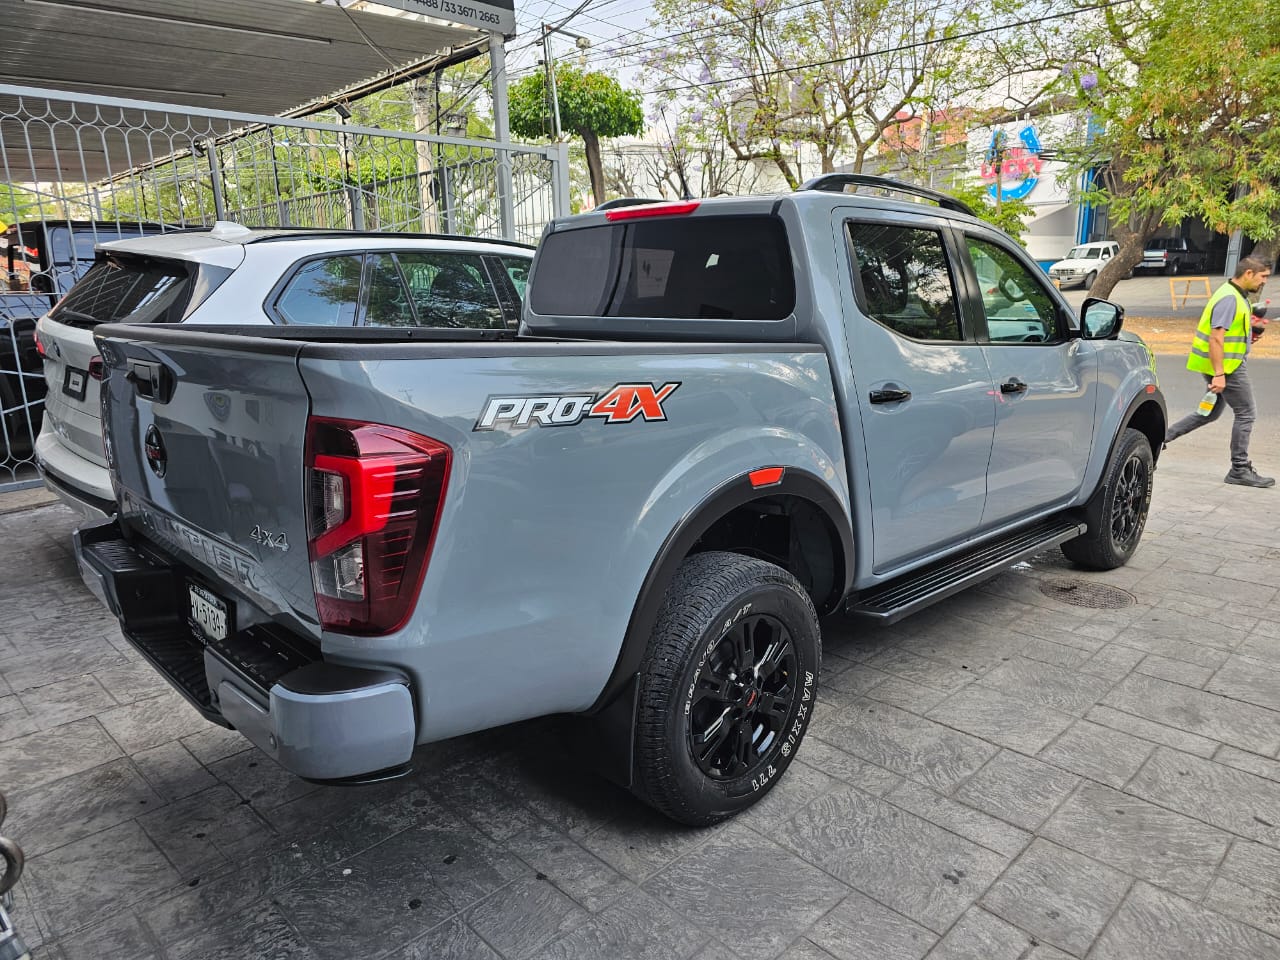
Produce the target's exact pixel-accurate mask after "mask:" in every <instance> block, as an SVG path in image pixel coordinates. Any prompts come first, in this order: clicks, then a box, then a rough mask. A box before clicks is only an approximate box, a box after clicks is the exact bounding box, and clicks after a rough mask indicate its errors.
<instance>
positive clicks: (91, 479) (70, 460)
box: [36, 421, 116, 523]
mask: <svg viewBox="0 0 1280 960" xmlns="http://www.w3.org/2000/svg"><path fill="white" fill-rule="evenodd" d="M36 465H37V466H38V467H39V468H40V474H41V475H42V476H43V477H44V485H45V486H46V487H48V488H49V489H50V490H51V491H52V492H53V493H54V494H56V495H57V497H58V499H59V500H61V501H62V502H63V503H65V504H66V505H67V506H69V507H71V509H73V510H75V511H76V512H77V513H79V514H80V515H81V516H83V517H84V518H85V520H86V522H88V523H101V522H102V521H104V520H108V519H110V518H111V517H113V516H115V512H116V503H115V491H114V490H113V489H112V488H111V476H110V474H108V473H107V471H106V468H105V467H100V466H98V465H97V464H96V463H91V462H89V461H88V460H86V459H84V457H81V456H78V455H77V454H75V453H73V452H71V451H70V450H68V449H67V448H66V447H65V446H64V445H63V443H62V441H61V440H59V439H58V436H57V434H55V433H54V432H53V428H52V427H51V426H50V425H49V423H48V422H47V421H46V422H45V424H44V427H43V429H41V431H40V436H38V437H37V438H36Z"/></svg>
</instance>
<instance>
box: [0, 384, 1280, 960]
mask: <svg viewBox="0 0 1280 960" xmlns="http://www.w3.org/2000/svg"><path fill="white" fill-rule="evenodd" d="M1195 392H1196V384H1195V383H1194V382H1189V388H1188V390H1187V391H1186V393H1185V396H1184V397H1181V398H1180V399H1179V400H1178V401H1177V402H1176V403H1172V404H1171V406H1172V407H1174V409H1175V410H1180V409H1182V408H1184V407H1185V408H1187V409H1189V406H1190V403H1191V401H1192V400H1193V399H1194V393H1195ZM1264 416H1265V414H1264ZM1263 422H1264V425H1265V426H1266V427H1267V429H1265V430H1264V429H1262V428H1260V429H1259V431H1258V433H1257V434H1256V435H1255V453H1256V455H1257V457H1258V460H1259V464H1260V466H1265V465H1266V464H1267V463H1271V464H1276V463H1278V462H1280V437H1278V436H1277V431H1276V429H1275V421H1274V419H1272V420H1271V421H1270V422H1269V423H1268V422H1267V421H1266V420H1265V419H1264V421H1263ZM1225 451H1226V427H1225V424H1217V425H1215V426H1213V427H1210V428H1208V429H1206V430H1203V431H1201V432H1200V434H1197V435H1193V436H1191V437H1188V438H1186V440H1183V441H1179V443H1178V444H1177V445H1175V446H1174V447H1172V448H1171V449H1170V450H1169V452H1168V453H1167V454H1166V457H1165V460H1164V461H1163V462H1162V464H1161V468H1160V470H1159V472H1158V474H1157V478H1156V489H1157V494H1156V503H1155V509H1154V511H1153V514H1152V517H1151V521H1150V523H1149V525H1148V529H1147V535H1146V539H1145V541H1144V544H1143V547H1142V549H1141V550H1140V552H1139V553H1138V555H1137V556H1136V557H1135V558H1134V561H1133V563H1132V564H1130V565H1129V566H1128V567H1126V568H1124V569H1122V570H1119V571H1116V572H1114V573H1111V574H1107V575H1101V576H1097V575H1089V576H1085V577H1082V576H1081V575H1079V574H1077V573H1076V572H1074V571H1072V570H1069V569H1068V568H1066V567H1065V566H1063V565H1062V564H1061V563H1060V562H1059V561H1058V560H1057V559H1056V555H1046V556H1045V557H1043V558H1040V559H1039V560H1038V561H1037V562H1034V563H1031V564H1026V565H1023V566H1022V567H1021V568H1019V569H1017V570H1015V571H1013V572H1011V573H1009V574H1007V575H1005V576H1002V577H1000V578H999V579H997V580H994V581H991V582H989V583H988V584H987V585H986V586H985V587H984V588H982V589H979V590H976V591H971V592H970V593H968V594H967V595H964V596H961V597H957V598H955V599H954V600H952V601H950V602H948V603H946V604H944V605H941V606H939V607H936V608H934V609H933V610H931V611H929V612H927V613H925V614H922V615H920V616H918V617H916V618H913V619H911V620H908V621H906V622H904V623H902V624H900V625H898V626H896V627H894V628H891V629H887V630H865V629H861V628H855V627H853V626H851V625H850V624H848V623H844V622H841V621H833V622H830V623H828V624H827V625H826V669H825V671H824V676H823V692H822V693H821V695H820V698H819V709H818V711H817V713H816V716H815V719H814V723H813V727H812V728H811V731H810V735H809V737H808V739H807V741H806V743H805V745H804V747H803V749H802V751H801V753H800V755H799V761H798V762H797V763H795V764H794V765H793V766H792V768H791V770H790V772H789V773H788V775H787V776H786V777H785V778H784V780H783V781H782V782H781V784H780V785H779V786H778V788H777V789H776V790H774V792H773V793H772V794H771V795H770V796H769V797H768V798H767V799H766V800H765V801H764V802H763V803H762V804H760V805H759V806H758V807H757V808H755V809H754V810H752V811H750V812H749V813H747V814H746V815H744V816H741V817H739V818H738V819H737V820H735V821H734V822H732V823H729V824H726V825H721V826H720V827H718V828H714V829H710V830H689V829H685V828H680V827H676V826H673V825H672V824H670V823H668V822H666V821H664V820H662V819H661V818H659V817H657V816H655V815H653V814H651V813H650V812H649V811H648V810H647V809H646V808H644V807H642V806H640V805H639V804H637V803H636V802H634V801H633V800H632V799H630V797H629V796H628V795H626V794H624V793H622V792H621V791H619V790H616V789H615V788H613V787H611V786H609V785H608V784H606V783H604V782H602V781H600V780H597V779H595V778H594V777H593V776H591V775H590V774H585V773H583V772H581V771H579V770H578V769H576V768H575V767H574V765H573V763H572V761H571V760H570V759H569V758H568V757H567V756H566V754H565V753H564V751H563V750H562V748H561V746H560V740H559V738H558V736H557V730H556V727H555V724H554V723H551V722H546V721H542V722H535V723H529V724H521V725H518V726H514V727H508V728H504V729H501V730H497V731H492V732H489V733H486V734H483V735H478V736H473V737H467V738H463V739H460V740H456V741H452V742H449V743H445V744H440V745H436V746H434V747H429V748H425V749H423V750H421V751H420V752H419V755H418V756H419V764H418V769H417V771H416V773H415V774H414V775H413V776H412V777H410V778H407V779H405V780H401V781H397V782H393V783H389V784H384V785H380V786H377V787H368V788H360V789H337V788H317V787H315V786H312V785H309V784H306V783H303V782H301V781H299V780H297V779H295V778H293V777H291V776H289V775H288V774H286V773H284V772H283V771H281V770H280V769H279V768H277V767H276V766H274V765H273V764H272V763H271V761H269V760H267V759H266V758H265V757H264V756H263V755H261V754H259V753H258V752H257V751H255V750H254V749H252V748H248V749H246V746H247V745H246V742H245V741H243V740H241V739H240V738H239V737H238V736H237V735H236V734H234V733H228V732H226V731H222V730H220V729H219V728H216V727H212V726H209V725H207V724H206V723H205V722H204V721H203V720H201V719H200V718H199V717H198V716H197V715H196V714H195V713H194V711H192V710H191V709H190V708H188V707H187V706H186V704H185V703H184V701H182V700H181V699H180V698H179V697H178V696H177V695H176V694H173V693H171V692H169V691H168V689H167V688H166V686H165V685H164V684H163V683H162V682H161V681H159V680H157V679H156V677H155V676H154V675H153V674H152V672H151V671H150V670H149V669H148V667H147V666H146V665H145V664H144V663H143V662H142V661H141V660H140V659H139V657H138V656H137V655H136V654H134V653H133V652H132V651H131V650H130V649H129V648H128V647H127V646H126V645H125V643H124V642H123V641H122V640H121V638H120V636H119V634H118V632H117V630H116V628H115V625H114V622H113V621H112V620H111V618H110V617H109V616H107V615H105V614H104V613H103V612H102V611H101V610H100V609H99V608H98V607H97V606H96V605H95V602H94V601H93V600H92V599H91V598H90V597H89V595H88V594H87V593H86V592H84V590H83V589H82V588H81V587H80V585H79V581H78V580H77V578H76V574H75V569H74V564H73V561H72V558H71V553H70V545H69V541H68V533H69V531H70V529H71V515H70V514H69V513H68V512H66V511H65V510H64V509H63V508H61V507H57V506H52V507H43V508H40V509H35V510H28V511H26V512H23V513H15V514H9V515H6V516H0V541H2V542H3V543H6V544H8V546H7V547H6V548H5V553H4V557H5V559H4V563H3V576H0V786H2V787H3V789H4V791H5V792H6V793H8V795H9V799H10V809H11V813H10V820H9V822H8V823H6V824H5V830H4V832H5V833H6V834H7V835H9V836H12V837H14V838H16V839H18V840H19V842H21V843H22V845H23V846H24V847H25V848H26V850H27V853H28V855H29V858H30V859H29V861H28V872H27V875H26V878H25V879H24V881H23V883H22V885H21V887H20V889H19V896H18V905H17V909H16V911H15V916H16V918H17V920H18V922H19V923H20V924H21V929H22V930H23V931H24V933H25V934H26V935H27V937H28V938H29V940H30V941H31V943H32V944H33V946H35V947H36V950H35V953H36V956H37V957H38V958H40V960H54V958H58V960H82V958H86V960H89V958H91V960H115V958H119V960H125V958H128V960H155V958H170V960H195V958H213V957H218V958H230V957H235V958H259V957H264V958H267V957H269V958H277V957H279V958H308V960H328V958H335V960H336V958H350V957H361V958H365V957H384V956H385V957H391V958H396V960H411V958H420V960H425V958H432V960H436V958H478V960H484V958H489V960H492V958H495V957H507V958H518V957H539V958H540V957H555V958H590V960H594V958H608V960H622V958H626V957H637V958H641V957H643V958H648V960H665V958H697V960H723V958H735V957H736V958H748V960H766V958H773V957H782V958H785V960H830V958H838V960H854V958H858V960H864V958H865V960H919V958H923V957H928V958H930V960H962V958H969V960H1015V958H1017V960H1027V958H1031V960H1063V958H1065V957H1076V958H1085V957H1087V958H1089V960H1205V958H1210V957H1211V958H1213V960H1276V958H1280V759H1278V755H1280V599H1278V597H1277V588H1278V587H1280V510H1277V509H1276V507H1277V506H1280V499H1277V498H1278V497H1280V492H1278V491H1275V490H1272V491H1253V490H1244V489H1240V488H1235V487H1228V486H1224V485H1223V484H1222V483H1221V475H1222V473H1223V472H1225V463H1224V461H1225ZM1081 579H1083V580H1085V581H1087V583H1088V584H1091V585H1092V584H1103V585H1110V586H1115V587H1119V588H1122V589H1124V590H1126V591H1129V592H1130V593H1131V594H1132V596H1133V597H1134V598H1135V599H1136V602H1135V603H1134V604H1133V605H1131V606H1128V607H1125V608H1122V609H1089V608H1083V607H1079V606H1075V605H1072V604H1070V603H1069V602H1066V601H1069V600H1073V599H1078V598H1079V597H1080V596H1081V594H1083V593H1084V592H1085V591H1086V588H1078V589H1075V590H1062V589H1057V587H1061V586H1063V585H1064V583H1063V582H1064V581H1071V580H1081ZM1068 586H1069V584H1068ZM1046 588H1047V589H1048V592H1047V593H1046V592H1045V590H1046Z"/></svg>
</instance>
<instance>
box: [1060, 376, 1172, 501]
mask: <svg viewBox="0 0 1280 960" xmlns="http://www.w3.org/2000/svg"><path fill="white" fill-rule="evenodd" d="M1148 391H1149V392H1148ZM1148 405H1154V406H1155V407H1156V408H1157V409H1158V410H1159V411H1160V419H1161V421H1162V429H1163V430H1168V428H1169V411H1168V408H1167V407H1166V406H1165V401H1164V393H1163V392H1162V391H1161V390H1160V388H1159V387H1158V386H1156V385H1155V384H1147V385H1146V386H1145V387H1143V389H1142V390H1141V391H1139V393H1138V394H1137V395H1136V396H1135V397H1134V398H1133V399H1132V400H1130V401H1129V406H1128V407H1127V408H1126V409H1125V412H1124V416H1123V417H1122V418H1121V419H1120V426H1119V427H1118V428H1117V429H1116V432H1115V435H1114V436H1113V437H1112V438H1111V442H1110V443H1109V444H1108V445H1107V456H1106V458H1105V459H1104V460H1103V461H1102V466H1101V470H1100V471H1099V473H1098V483H1097V484H1096V485H1095V486H1094V488H1093V490H1091V491H1090V492H1089V496H1088V497H1087V498H1085V500H1084V503H1083V504H1081V506H1083V505H1084V504H1088V503H1090V502H1091V501H1092V500H1093V498H1094V497H1096V496H1097V495H1098V491H1099V490H1101V489H1102V484H1103V482H1104V481H1105V480H1106V476H1107V464H1109V463H1110V462H1111V458H1112V457H1113V456H1115V452H1116V444H1117V443H1119V442H1120V437H1121V436H1122V435H1123V434H1124V432H1125V430H1127V429H1129V427H1131V426H1132V425H1133V421H1134V418H1135V417H1136V416H1137V414H1138V412H1139V411H1140V410H1141V409H1142V408H1143V407H1145V406H1148ZM1147 439H1148V440H1150V437H1148V438H1147ZM1162 442H1163V441H1162ZM1160 446H1161V444H1160V443H1153V444H1152V445H1151V456H1152V459H1153V461H1154V462H1158V461H1159V460H1160Z"/></svg>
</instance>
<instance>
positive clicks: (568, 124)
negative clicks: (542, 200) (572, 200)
mask: <svg viewBox="0 0 1280 960" xmlns="http://www.w3.org/2000/svg"><path fill="white" fill-rule="evenodd" d="M556 95H557V99H558V101H559V103H560V126H561V128H562V129H563V130H565V131H568V132H571V133H574V134H576V135H577V136H579V137H581V138H582V142H583V144H584V145H585V147H586V152H587V169H588V171H589V172H590V176H591V193H592V195H593V196H594V197H595V202H596V203H597V204H599V203H602V202H604V199H605V184H604V168H603V164H602V162H601V159H600V139H601V138H602V137H604V138H609V137H624V136H628V135H632V134H637V133H639V132H640V131H641V130H643V129H644V111H643V110H642V109H641V106H640V95H639V94H637V93H635V92H633V91H630V90H624V89H623V87H622V86H621V84H619V83H618V81H617V80H615V79H614V78H613V77H611V76H609V75H607V74H604V73H595V72H584V71H582V70H578V69H577V68H576V67H572V66H569V65H568V64H561V65H557V67H556ZM510 101H511V108H510V116H511V132H512V133H514V134H515V135H516V136H518V137H526V138H528V139H537V138H540V137H546V136H549V135H550V133H551V120H550V116H551V101H550V98H549V97H548V95H547V83H546V77H545V75H544V74H543V73H535V74H530V75H529V76H527V77H524V78H523V79H522V80H520V81H519V82H518V83H516V84H515V85H514V86H513V87H512V88H511V95H510Z"/></svg>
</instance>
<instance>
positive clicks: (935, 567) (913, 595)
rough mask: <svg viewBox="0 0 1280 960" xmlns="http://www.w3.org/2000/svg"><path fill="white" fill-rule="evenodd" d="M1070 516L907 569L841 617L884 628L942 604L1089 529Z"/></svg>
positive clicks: (855, 600) (856, 599)
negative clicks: (877, 624) (872, 622)
mask: <svg viewBox="0 0 1280 960" xmlns="http://www.w3.org/2000/svg"><path fill="white" fill-rule="evenodd" d="M1088 529H1089V528H1088V525H1087V524H1085V523H1081V522H1080V521H1079V520H1078V519H1076V518H1073V517H1051V518H1049V519H1048V520H1042V521H1040V522H1039V523H1036V524H1034V525H1033V526H1030V527H1024V528H1023V529H1021V530H1016V531H1014V532H1013V533H1010V534H1006V535H1005V536H1003V537H1000V538H999V539H997V540H987V541H985V542H983V543H980V544H978V545H976V546H974V547H970V548H969V549H968V550H966V551H964V552H963V553H960V554H958V555H956V556H952V557H947V558H946V559H945V560H939V561H938V562H937V563H931V564H929V565H928V566H926V567H921V568H920V569H919V570H912V571H911V572H910V573H906V574H903V575H902V576H901V577H897V578H895V579H893V580H890V581H888V582H887V583H882V584H879V585H877V586H874V587H871V588H870V589H867V590H863V591H861V592H859V593H855V594H852V595H851V596H849V598H848V599H847V600H845V612H846V613H848V614H850V615H852V616H858V617H866V618H868V619H871V620H875V621H877V622H878V623H883V624H889V623H895V622H897V621H898V620H901V619H902V618H903V617H905V616H908V615H910V614H912V613H915V612H916V611H918V610H922V609H924V608H925V607H927V606H929V605H930V604H933V603H937V602H938V601H939V600H945V599H946V598H947V597H949V596H951V595H952V594H955V593H959V592H960V591H961V590H963V589H965V588H966V587H969V586H972V585H973V584H975V583H980V582H981V581H983V580H986V579H988V578H990V577H993V576H995V575H996V574H997V573H1000V572H1001V571H1003V570H1007V569H1008V568H1009V567H1011V566H1013V565H1014V564H1015V563H1018V562H1019V561H1020V560H1025V559H1026V558H1028V557H1033V556H1035V555H1036V554H1037V553H1040V552H1041V551H1042V550H1046V549H1048V548H1049V547H1056V546H1057V545H1058V544H1060V543H1064V542H1066V541H1067V540H1073V539H1075V538H1076V537H1078V536H1080V535H1081V534H1083V533H1085V532H1086V531H1087V530H1088Z"/></svg>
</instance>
